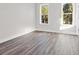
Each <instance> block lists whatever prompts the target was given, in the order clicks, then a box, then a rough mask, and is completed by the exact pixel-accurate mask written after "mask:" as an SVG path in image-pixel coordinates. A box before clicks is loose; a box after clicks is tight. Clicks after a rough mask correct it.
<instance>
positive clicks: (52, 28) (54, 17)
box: [36, 3, 76, 34]
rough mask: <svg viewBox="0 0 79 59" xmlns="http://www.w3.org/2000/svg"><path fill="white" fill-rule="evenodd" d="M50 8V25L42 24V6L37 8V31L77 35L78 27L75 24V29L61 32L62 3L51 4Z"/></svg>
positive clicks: (38, 5)
mask: <svg viewBox="0 0 79 59" xmlns="http://www.w3.org/2000/svg"><path fill="white" fill-rule="evenodd" d="M48 6H49V15H48V16H49V19H48V22H49V24H48V25H44V24H40V18H39V16H40V12H39V11H40V9H39V7H40V4H37V6H36V11H37V12H36V29H37V30H41V31H49V32H60V33H67V34H76V28H75V27H76V26H75V24H74V26H73V27H71V28H68V29H66V30H60V26H61V25H60V20H61V18H62V16H61V3H50V4H48Z"/></svg>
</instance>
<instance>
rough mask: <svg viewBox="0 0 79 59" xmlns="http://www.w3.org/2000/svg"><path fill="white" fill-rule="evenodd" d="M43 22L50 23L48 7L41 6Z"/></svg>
mask: <svg viewBox="0 0 79 59" xmlns="http://www.w3.org/2000/svg"><path fill="white" fill-rule="evenodd" d="M41 22H42V23H48V5H42V6H41Z"/></svg>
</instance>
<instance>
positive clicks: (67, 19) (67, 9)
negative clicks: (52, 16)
mask: <svg viewBox="0 0 79 59" xmlns="http://www.w3.org/2000/svg"><path fill="white" fill-rule="evenodd" d="M72 13H73V6H72V4H71V3H67V4H64V5H63V24H72Z"/></svg>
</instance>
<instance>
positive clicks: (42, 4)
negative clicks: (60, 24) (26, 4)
mask: <svg viewBox="0 0 79 59" xmlns="http://www.w3.org/2000/svg"><path fill="white" fill-rule="evenodd" d="M44 5H47V6H48V23H42V17H41V16H42V12H41V8H42V6H44ZM40 24H44V25H48V24H49V5H48V4H40Z"/></svg>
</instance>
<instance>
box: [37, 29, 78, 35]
mask: <svg viewBox="0 0 79 59" xmlns="http://www.w3.org/2000/svg"><path fill="white" fill-rule="evenodd" d="M37 31H46V32H55V33H63V34H71V35H79V34H78V33H65V32H60V31H52V30H42V29H37Z"/></svg>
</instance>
